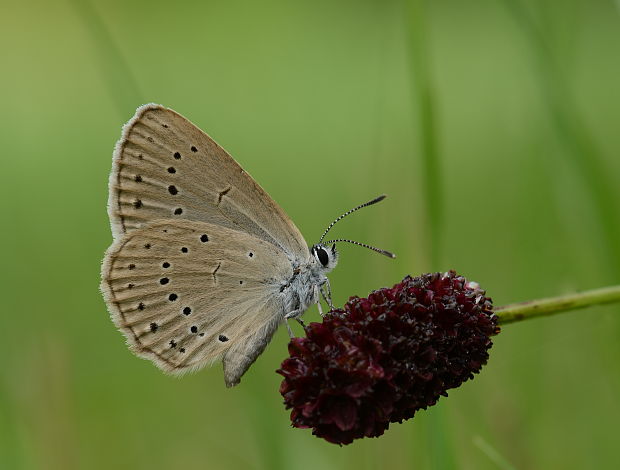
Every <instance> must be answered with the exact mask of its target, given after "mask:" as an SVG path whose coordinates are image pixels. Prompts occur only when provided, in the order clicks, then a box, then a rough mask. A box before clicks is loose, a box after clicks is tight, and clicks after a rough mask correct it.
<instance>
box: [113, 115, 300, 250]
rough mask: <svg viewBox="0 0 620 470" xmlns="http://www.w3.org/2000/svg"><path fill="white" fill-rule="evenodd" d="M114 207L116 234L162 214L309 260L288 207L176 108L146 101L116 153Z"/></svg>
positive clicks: (126, 127) (135, 227) (129, 123)
mask: <svg viewBox="0 0 620 470" xmlns="http://www.w3.org/2000/svg"><path fill="white" fill-rule="evenodd" d="M108 212H109V215H110V220H111V221H112V231H113V234H114V237H115V238H118V237H119V236H121V235H123V234H124V233H127V232H131V231H132V230H135V229H137V228H139V227H142V226H144V225H145V224H148V223H150V222H153V221H155V220H158V219H188V220H196V221H203V222H209V223H212V224H217V225H219V226H222V227H226V228H233V229H236V230H240V231H243V232H247V233H248V234H251V235H254V236H255V237H257V238H260V239H262V240H265V241H267V242H269V243H271V244H273V245H275V246H277V247H279V248H280V249H281V250H282V251H284V252H285V253H286V254H287V255H288V256H289V258H290V259H307V257H308V256H309V254H308V248H307V245H306V242H305V241H304V238H303V236H302V235H301V233H300V232H299V230H298V229H297V227H296V226H295V225H294V224H293V222H292V221H291V220H290V219H289V218H288V216H287V215H286V214H285V213H284V211H283V210H282V209H281V208H280V207H279V206H278V205H277V204H276V203H275V202H274V201H273V200H272V199H271V198H270V197H269V195H268V194H267V193H266V192H265V191H264V190H263V189H262V188H261V187H260V186H259V185H258V184H257V183H256V182H255V181H254V180H253V179H252V178H251V177H250V175H248V174H247V173H246V172H245V171H244V170H243V169H242V168H241V167H240V166H239V165H238V164H237V163H236V162H235V160H234V159H233V158H232V157H231V156H230V155H229V154H228V153H227V152H226V151H225V150H224V149H223V148H222V147H220V146H219V145H218V144H216V143H215V142H214V141H213V140H212V139H211V138H210V137H209V136H208V135H207V134H205V133H204V132H202V131H201V130H200V129H199V128H197V127H196V126H194V125H193V124H192V123H191V122H189V121H188V120H187V119H185V118H184V117H182V116H181V115H179V114H177V113H175V112H174V111H172V110H170V109H167V108H164V107H162V106H159V105H145V106H142V107H141V108H139V109H138V110H137V111H136V115H135V116H134V117H133V119H132V120H131V121H129V122H128V123H127V125H126V126H125V128H124V130H123V135H122V137H121V140H120V141H119V142H118V144H117V147H116V150H115V153H114V167H113V170H112V174H111V176H110V199H109V204H108Z"/></svg>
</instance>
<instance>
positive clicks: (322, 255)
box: [315, 247, 329, 266]
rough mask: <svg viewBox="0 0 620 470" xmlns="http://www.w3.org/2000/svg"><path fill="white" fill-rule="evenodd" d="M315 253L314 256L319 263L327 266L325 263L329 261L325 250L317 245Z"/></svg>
mask: <svg viewBox="0 0 620 470" xmlns="http://www.w3.org/2000/svg"><path fill="white" fill-rule="evenodd" d="M315 253H316V257H317V258H318V259H319V261H320V262H321V264H322V265H323V266H327V263H329V256H328V254H327V251H325V250H324V249H323V248H320V247H319V248H317V249H316V251H315Z"/></svg>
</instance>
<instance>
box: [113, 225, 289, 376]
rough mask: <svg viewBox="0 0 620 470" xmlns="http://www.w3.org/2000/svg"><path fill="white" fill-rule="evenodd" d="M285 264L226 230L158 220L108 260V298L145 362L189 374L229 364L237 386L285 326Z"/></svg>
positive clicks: (278, 255)
mask: <svg viewBox="0 0 620 470" xmlns="http://www.w3.org/2000/svg"><path fill="white" fill-rule="evenodd" d="M291 275H292V267H291V263H290V261H289V260H288V258H287V255H286V254H285V253H284V252H283V251H282V250H280V249H278V248H277V247H275V246H274V245H273V244H271V243H269V242H265V241H263V240H261V239H259V238H257V237H256V236H254V235H251V234H248V233H244V232H240V231H238V230H233V229H229V228H226V227H224V226H222V225H217V224H212V223H204V222H195V221H189V220H160V221H156V222H154V223H151V224H148V225H146V226H145V227H143V228H134V229H132V230H131V231H130V232H128V233H126V234H125V235H123V236H121V237H120V238H118V239H117V240H116V241H115V243H114V244H113V245H112V246H111V247H110V249H109V250H108V252H107V253H106V257H105V260H104V265H103V272H102V278H103V280H102V290H103V292H104V294H105V297H106V302H107V303H108V305H109V307H110V309H111V312H112V318H113V320H114V323H115V324H116V326H117V327H118V328H119V329H120V330H121V331H122V332H123V333H124V334H125V336H126V337H127V340H128V343H129V345H130V346H131V347H132V349H133V350H134V351H135V352H136V354H138V355H139V356H142V357H145V358H148V359H151V360H153V361H154V362H155V364H157V366H158V367H160V368H161V369H163V370H165V371H167V372H173V373H183V372H186V371H189V370H192V369H197V368H200V367H203V366H204V365H206V364H209V363H210V362H212V361H214V360H216V359H218V358H220V357H221V356H223V355H224V365H225V372H226V382H227V384H228V385H234V384H236V383H238V381H239V378H240V377H241V375H243V373H244V372H245V370H247V368H248V367H249V366H250V365H251V364H252V362H253V361H254V359H256V357H257V356H258V355H259V354H260V353H261V352H262V350H263V349H264V346H265V345H266V344H267V343H268V342H269V340H270V339H271V336H272V335H273V333H274V332H275V330H276V328H277V326H278V325H279V323H281V322H282V320H283V315H284V313H286V312H284V311H283V306H282V300H281V299H282V297H281V293H280V286H281V284H282V283H283V282H284V281H285V280H286V279H288V278H290V277H291Z"/></svg>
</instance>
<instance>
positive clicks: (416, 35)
mask: <svg viewBox="0 0 620 470" xmlns="http://www.w3.org/2000/svg"><path fill="white" fill-rule="evenodd" d="M427 15H428V12H427V8H426V1H425V0H409V2H408V9H407V18H408V21H407V23H408V24H407V26H408V27H407V30H408V35H409V66H410V80H411V96H412V99H413V109H414V111H415V113H416V115H417V122H418V125H419V127H420V128H419V132H418V135H419V139H420V147H421V155H422V172H421V175H422V181H421V184H422V187H423V188H424V205H425V207H426V217H427V221H428V224H427V227H428V233H427V237H428V248H429V253H430V254H431V255H430V263H431V270H435V269H439V264H440V262H441V260H440V253H441V240H442V228H443V191H442V188H441V164H440V161H439V148H438V147H439V144H438V137H437V116H436V114H437V107H436V105H435V96H434V90H433V78H432V74H431V70H430V68H431V67H430V60H429V54H430V51H429V49H430V46H429V41H428V32H427Z"/></svg>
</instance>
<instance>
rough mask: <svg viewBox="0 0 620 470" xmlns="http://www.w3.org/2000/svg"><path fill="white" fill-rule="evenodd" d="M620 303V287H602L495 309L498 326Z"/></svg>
mask: <svg viewBox="0 0 620 470" xmlns="http://www.w3.org/2000/svg"><path fill="white" fill-rule="evenodd" d="M612 302H620V286H612V287H603V288H602V289H593V290H587V291H584V292H578V293H576V294H568V295H561V296H559V297H551V298H548V299H539V300H528V301H527V302H520V303H518V304H510V305H506V306H504V307H499V308H497V309H495V310H494V311H495V314H496V315H497V317H498V318H499V324H500V325H506V324H507V323H514V322H517V321H521V320H527V319H528V318H536V317H546V316H549V315H555V314H556V313H561V312H566V311H569V310H575V309H578V308H584V307H589V306H590V305H600V304H609V303H612Z"/></svg>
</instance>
